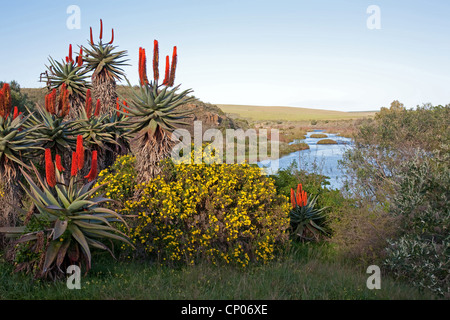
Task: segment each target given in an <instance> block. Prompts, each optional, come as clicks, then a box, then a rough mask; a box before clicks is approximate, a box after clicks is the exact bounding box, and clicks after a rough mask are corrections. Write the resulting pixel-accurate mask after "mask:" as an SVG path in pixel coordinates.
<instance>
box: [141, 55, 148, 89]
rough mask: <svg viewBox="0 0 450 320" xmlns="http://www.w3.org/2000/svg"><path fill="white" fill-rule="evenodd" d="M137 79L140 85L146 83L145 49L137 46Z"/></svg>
mask: <svg viewBox="0 0 450 320" xmlns="http://www.w3.org/2000/svg"><path fill="white" fill-rule="evenodd" d="M139 79H140V81H141V86H143V85H146V84H148V78H147V63H146V57H145V49H144V48H139Z"/></svg>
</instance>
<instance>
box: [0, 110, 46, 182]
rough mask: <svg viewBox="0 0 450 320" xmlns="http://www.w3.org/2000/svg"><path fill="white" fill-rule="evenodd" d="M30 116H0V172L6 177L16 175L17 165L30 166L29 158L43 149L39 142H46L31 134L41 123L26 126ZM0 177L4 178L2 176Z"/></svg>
mask: <svg viewBox="0 0 450 320" xmlns="http://www.w3.org/2000/svg"><path fill="white" fill-rule="evenodd" d="M29 117H30V116H22V115H19V116H16V117H13V116H12V115H10V116H9V117H7V118H6V119H5V118H3V117H0V172H2V173H4V174H5V176H6V177H7V178H9V179H10V178H13V177H15V176H16V173H17V172H16V171H17V170H16V169H13V168H16V167H17V166H23V167H26V168H30V167H29V165H28V161H27V160H29V159H31V158H33V157H35V156H36V154H37V153H38V152H40V151H41V150H44V148H42V146H41V144H42V143H44V142H46V141H47V139H45V138H44V137H41V138H37V139H36V138H35V137H33V134H34V133H35V132H37V131H39V130H41V129H42V125H41V124H36V126H34V127H27V125H26V123H27V121H28V120H29ZM2 178H5V177H4V176H2Z"/></svg>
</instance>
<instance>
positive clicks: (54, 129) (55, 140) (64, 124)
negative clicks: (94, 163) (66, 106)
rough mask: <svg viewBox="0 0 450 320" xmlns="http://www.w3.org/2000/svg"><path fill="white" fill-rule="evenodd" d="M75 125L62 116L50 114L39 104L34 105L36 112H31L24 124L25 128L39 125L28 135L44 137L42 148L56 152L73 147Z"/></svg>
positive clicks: (62, 151) (38, 137)
mask: <svg viewBox="0 0 450 320" xmlns="http://www.w3.org/2000/svg"><path fill="white" fill-rule="evenodd" d="M75 126H76V123H75V122H73V121H65V120H64V118H63V117H59V116H57V115H55V114H52V113H50V112H48V111H47V110H45V109H44V108H42V107H41V106H39V105H37V106H36V113H35V114H31V116H30V119H29V121H28V122H27V124H26V127H27V128H35V127H39V129H37V130H35V131H34V132H33V133H32V134H31V136H30V137H32V138H35V139H41V140H43V139H45V140H46V142H45V143H44V144H43V148H50V149H52V150H54V151H55V152H57V153H64V152H65V151H68V150H70V149H74V148H75V143H76V139H75V138H74V133H73V131H74V129H75Z"/></svg>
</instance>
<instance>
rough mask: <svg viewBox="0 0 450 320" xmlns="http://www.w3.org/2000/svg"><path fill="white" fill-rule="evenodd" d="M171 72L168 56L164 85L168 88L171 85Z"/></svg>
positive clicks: (167, 57)
mask: <svg viewBox="0 0 450 320" xmlns="http://www.w3.org/2000/svg"><path fill="white" fill-rule="evenodd" d="M169 72H170V59H169V56H166V71H165V73H164V81H163V85H165V86H167V85H168V84H169Z"/></svg>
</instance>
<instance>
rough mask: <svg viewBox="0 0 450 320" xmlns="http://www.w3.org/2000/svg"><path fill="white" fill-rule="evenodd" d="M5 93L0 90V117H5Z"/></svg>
mask: <svg viewBox="0 0 450 320" xmlns="http://www.w3.org/2000/svg"><path fill="white" fill-rule="evenodd" d="M5 114H6V112H5V95H4V94H3V90H0V117H5Z"/></svg>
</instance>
